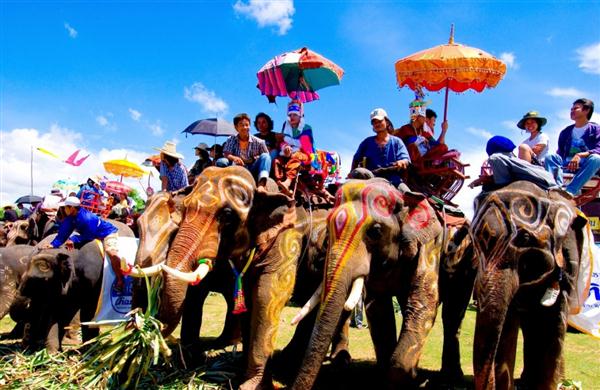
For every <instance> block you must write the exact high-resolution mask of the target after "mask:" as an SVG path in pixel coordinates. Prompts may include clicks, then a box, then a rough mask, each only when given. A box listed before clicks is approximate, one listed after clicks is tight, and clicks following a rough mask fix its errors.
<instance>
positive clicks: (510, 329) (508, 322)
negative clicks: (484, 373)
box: [494, 308, 519, 389]
mask: <svg viewBox="0 0 600 390" xmlns="http://www.w3.org/2000/svg"><path fill="white" fill-rule="evenodd" d="M518 337H519V319H518V314H517V313H516V312H515V310H514V308H512V309H511V308H509V309H508V313H507V314H506V318H505V320H504V327H503V328H502V333H501V335H500V342H499V343H498V350H497V351H496V366H495V373H494V376H495V378H496V389H514V387H515V383H514V372H515V358H516V354H517V338H518Z"/></svg>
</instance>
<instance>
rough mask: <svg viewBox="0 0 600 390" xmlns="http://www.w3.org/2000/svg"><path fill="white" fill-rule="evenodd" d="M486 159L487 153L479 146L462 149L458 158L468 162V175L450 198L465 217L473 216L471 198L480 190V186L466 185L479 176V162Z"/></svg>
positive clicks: (470, 217)
mask: <svg viewBox="0 0 600 390" xmlns="http://www.w3.org/2000/svg"><path fill="white" fill-rule="evenodd" d="M486 159H487V154H486V153H485V151H484V150H482V149H481V148H479V149H477V148H475V149H472V150H466V151H462V153H461V157H460V160H461V161H462V162H463V163H466V164H470V165H469V166H468V167H466V168H465V173H466V174H467V175H468V176H469V177H470V178H469V179H466V180H465V182H464V184H463V187H462V188H461V189H460V191H459V192H458V194H457V195H456V196H455V197H454V199H452V202H453V203H456V204H457V205H458V206H459V207H460V209H461V210H462V212H463V213H465V215H466V216H467V218H469V219H472V218H473V199H475V197H476V196H477V195H479V193H480V192H481V187H475V188H469V187H468V185H469V184H470V183H471V182H472V181H474V180H475V179H477V178H478V177H479V173H480V172H481V164H483V162H484V161H485V160H486Z"/></svg>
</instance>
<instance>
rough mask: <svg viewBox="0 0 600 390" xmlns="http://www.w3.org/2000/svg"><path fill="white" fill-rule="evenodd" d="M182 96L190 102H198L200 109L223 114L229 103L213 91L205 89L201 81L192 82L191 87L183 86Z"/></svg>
mask: <svg viewBox="0 0 600 390" xmlns="http://www.w3.org/2000/svg"><path fill="white" fill-rule="evenodd" d="M184 96H185V98H186V99H187V100H189V101H190V102H196V103H198V104H200V106H201V107H202V109H203V110H204V111H206V112H208V113H212V114H225V113H226V112H227V110H228V109H229V105H228V104H227V103H226V102H225V101H224V100H223V99H221V98H220V97H218V96H217V95H216V94H215V93H214V92H213V91H211V90H209V89H207V88H206V87H205V86H204V85H203V84H202V83H194V84H192V86H191V87H189V88H188V87H185V89H184Z"/></svg>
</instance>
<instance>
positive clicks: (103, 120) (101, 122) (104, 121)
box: [96, 115, 108, 127]
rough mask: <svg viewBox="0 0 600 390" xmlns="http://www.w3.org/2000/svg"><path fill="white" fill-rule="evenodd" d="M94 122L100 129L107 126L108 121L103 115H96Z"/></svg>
mask: <svg viewBox="0 0 600 390" xmlns="http://www.w3.org/2000/svg"><path fill="white" fill-rule="evenodd" d="M96 122H98V124H99V125H100V126H102V127H106V126H108V119H107V118H106V117H105V116H104V115H98V116H97V117H96Z"/></svg>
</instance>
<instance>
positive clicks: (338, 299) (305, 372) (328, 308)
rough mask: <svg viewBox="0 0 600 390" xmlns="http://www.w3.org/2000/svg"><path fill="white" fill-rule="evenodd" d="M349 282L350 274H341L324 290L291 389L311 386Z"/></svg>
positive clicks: (321, 361)
mask: <svg viewBox="0 0 600 390" xmlns="http://www.w3.org/2000/svg"><path fill="white" fill-rule="evenodd" d="M346 274H347V273H346ZM351 283H352V280H351V277H350V275H349V274H347V275H343V276H341V277H340V279H338V280H336V283H335V284H333V286H332V287H331V290H330V291H327V290H325V291H324V293H323V294H324V297H325V300H324V301H323V302H322V303H321V308H320V309H319V310H320V312H319V315H318V317H317V320H316V323H315V327H314V328H313V332H312V335H311V338H310V344H309V347H308V349H307V350H306V353H305V355H304V360H303V362H302V367H301V368H300V370H299V372H298V375H297V377H296V380H295V381H294V385H293V386H292V389H303V390H304V389H310V388H312V386H313V384H314V382H315V380H316V378H317V374H318V373H319V369H320V368H321V364H323V360H324V359H325V356H326V354H327V350H328V348H329V345H330V344H331V341H332V339H333V335H334V334H335V332H336V331H337V329H338V326H339V325H340V324H339V322H340V318H341V316H342V310H343V309H344V304H345V302H346V299H347V297H348V291H349V290H350V285H351Z"/></svg>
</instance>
